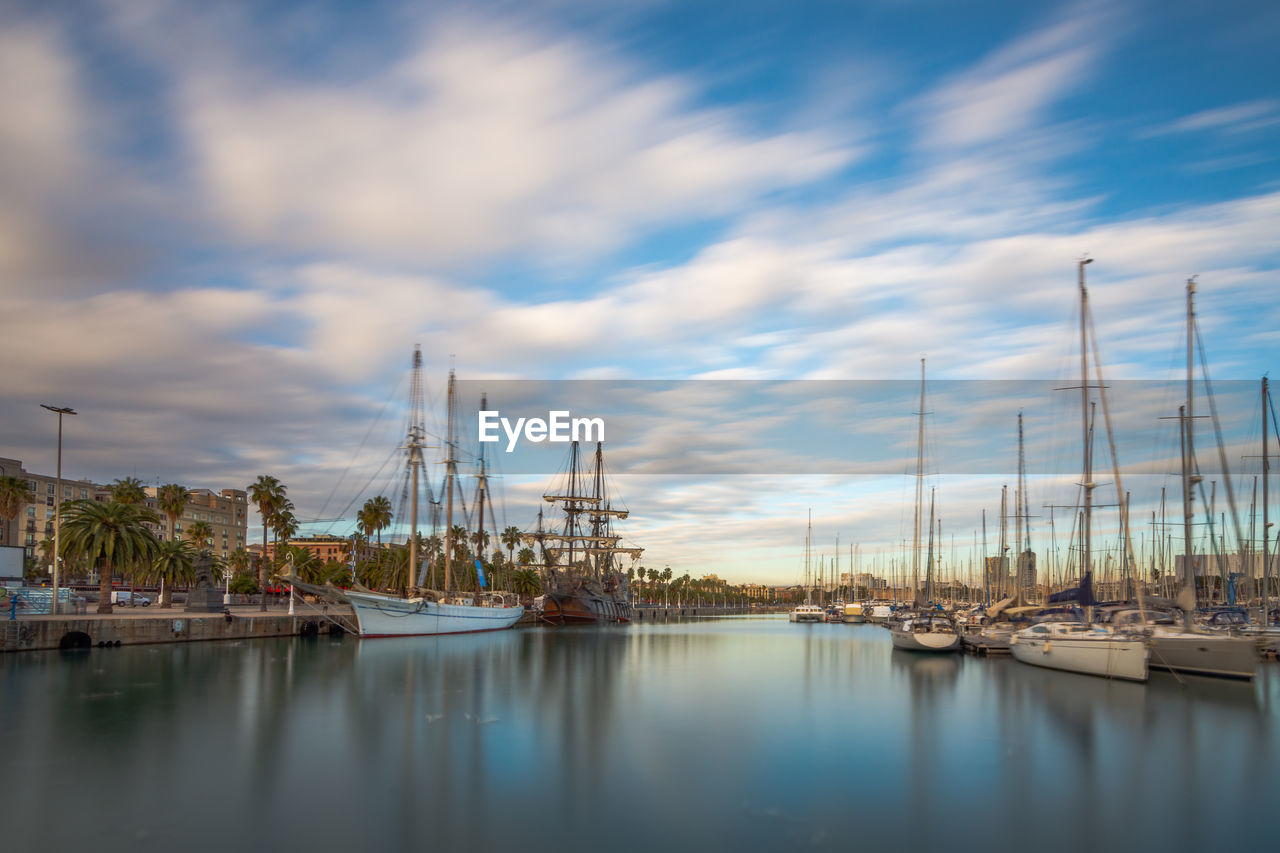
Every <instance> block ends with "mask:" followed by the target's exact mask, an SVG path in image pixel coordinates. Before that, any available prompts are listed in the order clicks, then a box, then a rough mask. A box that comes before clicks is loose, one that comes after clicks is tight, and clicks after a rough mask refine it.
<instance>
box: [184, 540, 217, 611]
mask: <svg viewBox="0 0 1280 853" xmlns="http://www.w3.org/2000/svg"><path fill="white" fill-rule="evenodd" d="M195 572H196V583H195V586H193V587H192V588H191V591H190V592H188V593H187V607H186V612H188V613H221V612H222V610H223V606H224V605H223V603H222V591H221V590H219V589H218V588H217V586H215V585H214V583H213V557H212V556H211V555H210V554H209V550H208V549H207V548H205V549H201V551H200V556H198V557H196V564H195Z"/></svg>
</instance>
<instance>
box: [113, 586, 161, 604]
mask: <svg viewBox="0 0 1280 853" xmlns="http://www.w3.org/2000/svg"><path fill="white" fill-rule="evenodd" d="M111 603H112V604H124V605H128V606H131V607H149V606H151V599H149V598H147V597H146V596H145V595H143V594H142V593H140V592H129V590H127V589H113V590H111Z"/></svg>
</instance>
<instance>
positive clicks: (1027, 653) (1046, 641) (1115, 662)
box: [1010, 622, 1147, 681]
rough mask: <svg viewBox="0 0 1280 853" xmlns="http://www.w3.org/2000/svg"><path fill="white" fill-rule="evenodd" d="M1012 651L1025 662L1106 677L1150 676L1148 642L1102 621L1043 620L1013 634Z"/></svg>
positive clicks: (1132, 677) (1129, 677) (1145, 678)
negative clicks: (1109, 628)
mask: <svg viewBox="0 0 1280 853" xmlns="http://www.w3.org/2000/svg"><path fill="white" fill-rule="evenodd" d="M1010 651H1011V652H1012V653H1013V656H1014V657H1015V658H1016V659H1017V660H1019V661H1021V662H1022V663H1027V664H1031V665H1032V666H1043V667H1047V668H1049V669H1062V670H1066V671H1068V672H1079V673H1082V674H1084V675H1101V676H1104V677H1106V678H1127V679H1130V680H1132V681H1146V680H1147V645H1146V642H1145V641H1144V640H1142V639H1141V638H1137V637H1126V636H1123V635H1120V634H1116V633H1114V632H1112V631H1109V630H1107V629H1106V628H1103V627H1101V626H1099V625H1088V624H1085V623H1081V622H1040V623H1039V624H1036V625H1032V626H1031V627H1029V628H1023V629H1022V630H1021V631H1018V632H1017V633H1015V634H1014V635H1013V638H1012V640H1011V646H1010Z"/></svg>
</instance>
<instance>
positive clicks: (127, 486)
mask: <svg viewBox="0 0 1280 853" xmlns="http://www.w3.org/2000/svg"><path fill="white" fill-rule="evenodd" d="M107 491H109V492H111V499H112V500H113V501H115V502H116V503H122V504H131V505H139V504H144V503H146V502H147V493H146V492H145V491H144V490H143V488H142V481H141V480H139V479H138V478H137V477H125V478H123V479H118V480H116V481H115V482H114V483H112V484H111V485H110V486H107ZM159 520H160V519H158V518H157V519H156V521H159Z"/></svg>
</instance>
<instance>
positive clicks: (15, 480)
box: [0, 474, 36, 533]
mask: <svg viewBox="0 0 1280 853" xmlns="http://www.w3.org/2000/svg"><path fill="white" fill-rule="evenodd" d="M35 500H36V496H35V493H34V492H32V491H31V487H30V486H28V485H27V481H26V480H24V479H22V478H21V477H12V476H9V475H7V474H6V475H5V476H3V477H0V518H3V519H4V525H5V527H7V526H8V525H9V523H10V522H11V521H13V520H14V519H15V518H17V517H18V513H20V512H22V505H23V504H26V503H35ZM3 532H4V530H3V528H0V533H3Z"/></svg>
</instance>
